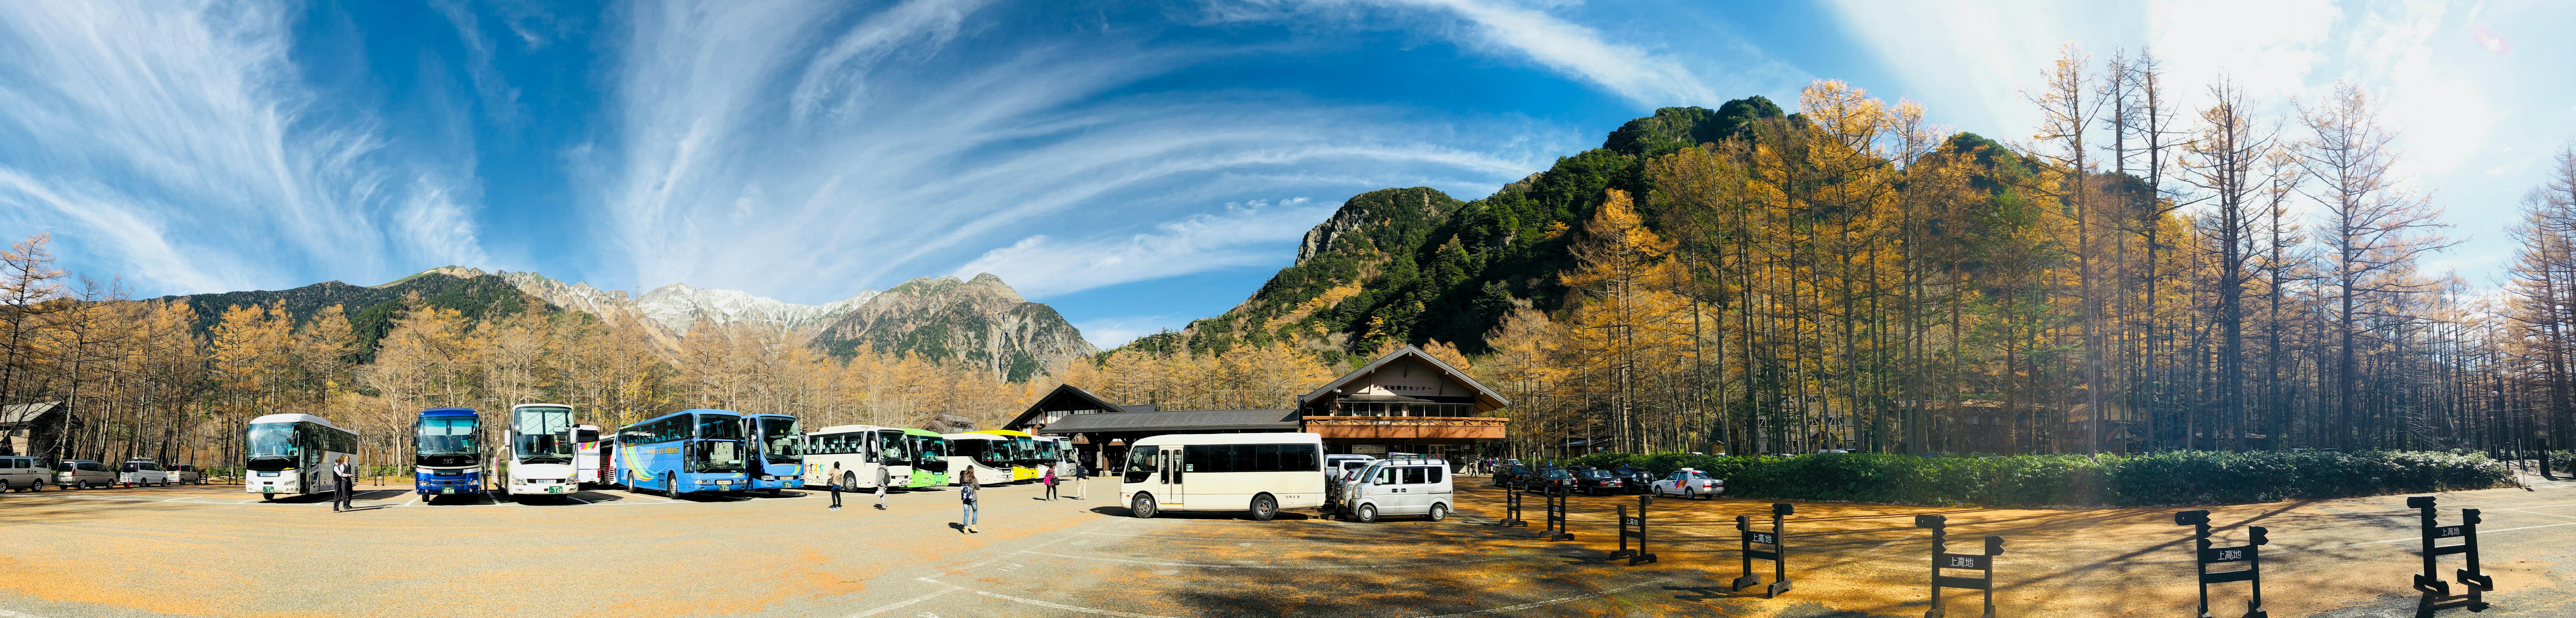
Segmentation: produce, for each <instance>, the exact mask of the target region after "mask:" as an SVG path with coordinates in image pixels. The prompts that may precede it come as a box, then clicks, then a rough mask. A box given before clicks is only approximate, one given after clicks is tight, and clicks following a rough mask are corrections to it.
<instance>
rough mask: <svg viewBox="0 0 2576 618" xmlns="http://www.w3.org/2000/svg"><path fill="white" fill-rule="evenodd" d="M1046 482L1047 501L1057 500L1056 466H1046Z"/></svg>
mask: <svg viewBox="0 0 2576 618" xmlns="http://www.w3.org/2000/svg"><path fill="white" fill-rule="evenodd" d="M1044 482H1045V483H1046V499H1047V501H1048V502H1054V501H1055V466H1047V467H1046V479H1045V481H1044Z"/></svg>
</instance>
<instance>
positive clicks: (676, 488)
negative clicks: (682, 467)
mask: <svg viewBox="0 0 2576 618" xmlns="http://www.w3.org/2000/svg"><path fill="white" fill-rule="evenodd" d="M662 497H664V498H670V499H673V500H678V499H680V473H679V472H677V471H673V470H663V471H662Z"/></svg>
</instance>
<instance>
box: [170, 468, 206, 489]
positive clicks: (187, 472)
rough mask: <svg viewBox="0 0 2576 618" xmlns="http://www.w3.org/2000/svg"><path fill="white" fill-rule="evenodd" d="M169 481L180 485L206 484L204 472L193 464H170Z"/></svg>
mask: <svg viewBox="0 0 2576 618" xmlns="http://www.w3.org/2000/svg"><path fill="white" fill-rule="evenodd" d="M170 482H172V483H178V484H181V485H204V484H206V473H205V472H202V471H199V470H197V466H196V465H194V464H179V465H175V466H170Z"/></svg>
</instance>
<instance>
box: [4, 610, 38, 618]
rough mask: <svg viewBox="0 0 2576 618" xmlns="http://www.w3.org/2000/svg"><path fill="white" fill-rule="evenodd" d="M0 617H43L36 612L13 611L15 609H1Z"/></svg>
mask: <svg viewBox="0 0 2576 618" xmlns="http://www.w3.org/2000/svg"><path fill="white" fill-rule="evenodd" d="M0 618H41V617H40V616H37V615H35V614H21V613H18V612H13V611H9V610H5V609H0Z"/></svg>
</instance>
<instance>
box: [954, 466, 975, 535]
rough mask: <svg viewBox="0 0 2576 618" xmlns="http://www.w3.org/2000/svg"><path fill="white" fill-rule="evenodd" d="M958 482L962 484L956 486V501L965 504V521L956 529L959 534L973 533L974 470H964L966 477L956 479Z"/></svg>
mask: <svg viewBox="0 0 2576 618" xmlns="http://www.w3.org/2000/svg"><path fill="white" fill-rule="evenodd" d="M958 480H959V481H961V482H962V483H963V484H961V485H958V486H957V499H958V500H961V501H964V502H965V503H966V521H965V523H962V524H959V525H958V526H957V529H958V530H959V531H961V532H974V531H975V471H974V470H972V469H969V470H966V476H965V478H962V479H958Z"/></svg>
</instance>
